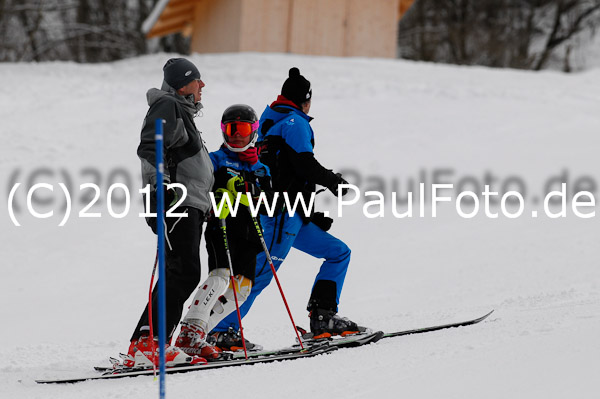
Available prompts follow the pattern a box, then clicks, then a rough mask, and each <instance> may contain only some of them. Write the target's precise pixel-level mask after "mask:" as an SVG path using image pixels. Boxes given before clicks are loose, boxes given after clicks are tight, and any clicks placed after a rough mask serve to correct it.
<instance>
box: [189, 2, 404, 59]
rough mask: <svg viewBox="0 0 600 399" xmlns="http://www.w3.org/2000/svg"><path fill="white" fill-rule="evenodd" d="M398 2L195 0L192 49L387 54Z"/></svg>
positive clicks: (389, 54) (392, 45)
mask: <svg viewBox="0 0 600 399" xmlns="http://www.w3.org/2000/svg"><path fill="white" fill-rule="evenodd" d="M400 1H406V0H198V2H197V6H196V11H195V18H194V27H193V33H192V51H195V52H199V53H206V52H236V51H259V52H283V53H286V52H290V53H296V54H313V55H329V56H365V57H389V58H392V57H395V56H396V42H397V38H396V31H397V24H398V18H399V13H400V5H401V4H400Z"/></svg>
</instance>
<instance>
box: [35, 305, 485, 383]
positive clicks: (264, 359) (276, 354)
mask: <svg viewBox="0 0 600 399" xmlns="http://www.w3.org/2000/svg"><path fill="white" fill-rule="evenodd" d="M492 312H493V310H492V311H491V312H489V313H487V314H485V315H483V316H481V317H478V318H476V319H471V320H466V321H461V322H457V323H449V324H441V325H436V326H431V327H424V328H417V329H413V330H404V331H396V332H391V333H384V332H383V331H376V332H372V331H366V332H362V333H359V334H354V335H348V336H345V337H335V338H331V339H329V340H325V341H323V340H318V341H312V340H310V339H309V340H307V341H306V342H305V344H306V345H305V348H304V349H302V348H300V346H299V345H295V346H292V347H289V348H284V349H279V350H274V351H257V352H249V353H248V359H245V358H244V354H243V353H238V352H236V353H234V358H233V359H232V360H222V361H215V362H209V363H207V364H200V365H193V366H178V367H171V368H168V369H166V373H167V374H173V373H185V372H189V371H199V370H209V369H217V368H224V367H235V366H246V365H252V364H258V363H273V362H280V361H284V360H296V359H304V358H309V357H315V356H319V355H324V354H329V353H331V352H334V351H336V350H338V349H340V348H352V347H358V346H363V345H366V344H370V343H374V342H377V341H379V340H381V339H384V338H392V337H399V336H403V335H411V334H421V333H426V332H432V331H438V330H443V329H447V328H454V327H463V326H469V325H473V324H477V323H479V322H481V321H483V320H485V319H486V318H487V317H488V316H489V315H490V314H492ZM96 370H97V371H103V372H104V373H103V374H102V375H92V376H84V377H74V378H61V379H54V380H36V382H37V383H39V384H58V383H76V382H82V381H89V380H108V379H115V378H123V377H136V376H141V375H153V374H154V370H152V369H141V370H140V369H125V368H121V369H114V370H113V369H110V368H107V367H96Z"/></svg>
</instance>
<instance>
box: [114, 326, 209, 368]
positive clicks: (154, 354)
mask: <svg viewBox="0 0 600 399" xmlns="http://www.w3.org/2000/svg"><path fill="white" fill-rule="evenodd" d="M122 357H123V367H125V368H152V367H155V366H158V364H159V351H158V340H157V339H151V338H150V335H149V334H142V335H141V336H140V337H139V338H138V339H137V340H133V341H131V344H130V345H129V350H128V351H127V354H126V355H122ZM165 360H166V363H165V366H166V367H175V366H191V365H194V364H206V363H207V361H206V359H205V358H203V357H201V356H190V355H188V354H186V353H184V352H183V351H182V350H181V349H179V348H176V347H174V346H169V345H167V346H166V348H165Z"/></svg>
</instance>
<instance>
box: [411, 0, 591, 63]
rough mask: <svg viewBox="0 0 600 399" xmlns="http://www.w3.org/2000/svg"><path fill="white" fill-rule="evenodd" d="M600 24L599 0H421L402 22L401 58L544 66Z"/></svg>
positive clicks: (565, 61)
mask: <svg viewBox="0 0 600 399" xmlns="http://www.w3.org/2000/svg"><path fill="white" fill-rule="evenodd" d="M599 24H600V0H417V1H416V2H415V4H414V5H413V7H412V9H411V10H409V12H408V13H407V14H406V16H405V17H404V18H403V19H402V21H401V22H400V26H399V54H400V56H401V57H403V58H409V59H417V60H427V61H439V62H450V63H455V64H467V65H471V64H473V65H486V66H493V67H512V68H523V69H536V70H539V69H542V68H544V67H546V66H547V65H548V62H549V61H550V60H551V59H552V57H554V56H556V53H557V52H558V50H559V49H561V48H562V49H565V55H564V57H565V59H564V69H565V70H569V69H570V63H569V57H570V54H571V52H570V51H571V49H572V48H573V47H574V46H575V45H576V43H575V40H574V39H576V38H577V36H578V35H579V34H581V32H583V31H584V30H592V29H593V28H594V27H595V26H597V25H599Z"/></svg>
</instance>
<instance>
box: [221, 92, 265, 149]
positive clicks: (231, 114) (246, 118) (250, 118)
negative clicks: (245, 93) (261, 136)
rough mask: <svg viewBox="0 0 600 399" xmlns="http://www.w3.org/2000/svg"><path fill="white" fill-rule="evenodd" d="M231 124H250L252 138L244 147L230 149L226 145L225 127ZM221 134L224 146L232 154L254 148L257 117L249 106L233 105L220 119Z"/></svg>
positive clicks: (256, 136)
mask: <svg viewBox="0 0 600 399" xmlns="http://www.w3.org/2000/svg"><path fill="white" fill-rule="evenodd" d="M232 122H248V123H250V124H252V126H253V129H252V130H253V131H252V136H251V137H250V142H249V143H248V145H246V146H245V147H242V148H236V147H231V146H229V144H228V143H227V135H226V134H225V125H226V124H227V123H232ZM221 132H222V133H223V142H224V143H225V146H226V147H227V148H228V149H230V150H231V151H233V152H243V151H246V150H247V149H248V148H250V147H254V144H256V140H257V139H258V117H257V116H256V112H255V111H254V109H253V108H252V107H251V106H249V105H246V104H234V105H232V106H229V107H227V109H226V110H225V111H224V112H223V116H222V117H221Z"/></svg>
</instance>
